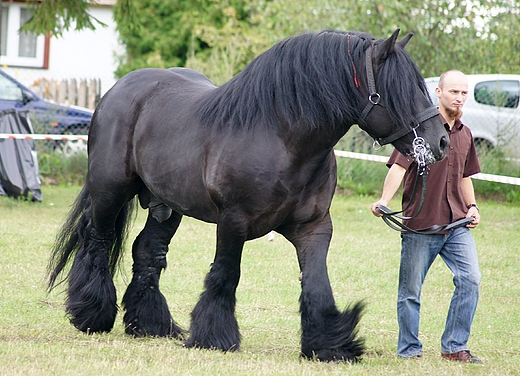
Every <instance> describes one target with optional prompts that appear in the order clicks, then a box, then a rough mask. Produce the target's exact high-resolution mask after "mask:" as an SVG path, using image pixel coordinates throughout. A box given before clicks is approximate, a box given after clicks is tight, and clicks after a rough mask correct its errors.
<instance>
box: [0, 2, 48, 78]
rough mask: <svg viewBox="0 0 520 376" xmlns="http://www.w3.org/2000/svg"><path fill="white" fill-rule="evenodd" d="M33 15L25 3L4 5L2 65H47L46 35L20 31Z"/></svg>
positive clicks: (33, 66)
mask: <svg viewBox="0 0 520 376" xmlns="http://www.w3.org/2000/svg"><path fill="white" fill-rule="evenodd" d="M31 17H32V12H31V11H30V10H29V9H27V8H26V7H24V6H23V4H17V3H10V4H6V5H3V6H2V39H1V56H0V63H1V64H2V65H4V64H5V65H11V66H20V67H32V68H43V67H45V65H46V62H45V60H44V58H45V48H46V43H45V37H44V36H42V35H36V34H35V33H30V32H26V31H23V32H20V27H21V26H22V25H23V24H25V23H26V22H27V21H29V19H30V18H31Z"/></svg>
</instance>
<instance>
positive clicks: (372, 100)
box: [358, 46, 474, 234]
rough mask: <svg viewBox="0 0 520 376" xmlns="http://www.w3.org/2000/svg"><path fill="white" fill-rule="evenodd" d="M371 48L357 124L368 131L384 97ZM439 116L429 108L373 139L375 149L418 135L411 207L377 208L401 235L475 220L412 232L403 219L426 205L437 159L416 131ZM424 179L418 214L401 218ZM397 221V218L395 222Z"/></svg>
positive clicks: (434, 227) (436, 110)
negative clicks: (365, 100) (431, 167)
mask: <svg viewBox="0 0 520 376" xmlns="http://www.w3.org/2000/svg"><path fill="white" fill-rule="evenodd" d="M372 48H373V46H370V47H369V48H368V49H367V52H366V71H367V81H368V89H369V92H370V93H369V95H368V103H367V105H366V106H365V108H364V109H363V112H361V115H360V117H359V120H358V125H359V126H360V128H361V129H363V130H365V131H366V129H365V128H367V126H368V124H367V122H366V118H367V116H368V114H369V113H370V111H371V110H372V108H374V106H377V105H380V106H382V105H381V103H380V102H381V95H380V94H379V93H378V92H377V90H376V84H375V79H374V70H373V68H372ZM438 114H439V110H438V109H437V107H435V106H431V107H428V108H427V109H425V110H424V111H421V112H420V113H418V114H417V115H415V117H414V119H413V121H412V124H414V125H415V126H411V125H408V124H407V125H405V127H404V128H402V129H400V130H398V131H397V132H395V133H393V134H392V135H390V136H388V137H379V138H374V146H379V147H381V146H383V145H386V144H389V143H391V142H394V141H395V140H398V139H400V138H401V137H404V136H406V135H407V134H408V133H410V132H413V133H414V135H415V138H414V140H413V142H412V147H413V152H412V157H413V159H414V160H415V162H417V177H416V179H415V183H414V187H413V190H412V195H411V197H410V201H409V202H408V205H407V206H406V207H405V208H404V209H403V210H401V211H392V210H390V209H389V208H387V207H386V206H383V205H380V206H378V207H377V208H376V210H377V211H378V212H379V213H381V214H382V218H383V220H384V221H385V223H386V224H387V225H388V226H389V227H390V228H392V229H394V230H396V231H400V232H411V233H415V234H437V233H439V232H441V231H447V230H450V229H453V228H457V227H461V226H466V225H468V224H469V223H471V222H473V221H474V218H473V217H469V218H463V219H460V220H458V221H456V222H453V223H449V224H447V225H442V226H441V225H433V226H430V227H427V228H423V229H419V230H414V229H411V228H410V227H408V226H405V225H404V224H402V223H401V222H399V221H398V219H400V220H409V219H412V218H415V217H417V216H418V215H419V213H420V212H421V210H422V207H423V204H424V197H425V195H426V185H427V182H428V166H429V165H430V164H432V163H434V162H435V158H434V157H433V154H432V153H431V151H430V145H428V143H427V142H426V141H425V140H424V138H422V137H419V136H418V135H417V128H419V127H420V126H421V123H423V122H424V121H426V120H428V119H431V118H432V117H434V116H436V115H438ZM420 176H422V180H423V184H422V192H421V199H420V202H419V206H418V207H417V211H416V212H415V213H414V214H412V215H411V216H409V217H406V216H403V215H401V213H403V212H404V211H406V210H407V209H408V208H409V207H410V206H411V205H412V203H413V202H414V200H415V195H416V193H417V185H418V181H419V177H420ZM396 218H397V219H396Z"/></svg>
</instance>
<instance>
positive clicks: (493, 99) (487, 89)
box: [475, 80, 520, 108]
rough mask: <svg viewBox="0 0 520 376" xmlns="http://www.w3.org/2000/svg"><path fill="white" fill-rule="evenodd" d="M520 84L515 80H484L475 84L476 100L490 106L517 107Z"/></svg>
mask: <svg viewBox="0 0 520 376" xmlns="http://www.w3.org/2000/svg"><path fill="white" fill-rule="evenodd" d="M519 97H520V84H519V82H518V81H513V80H496V81H483V82H479V83H478V84H476V85H475V100H476V101H477V102H478V103H482V104H487V105H490V106H497V107H507V108H516V107H518V101H519Z"/></svg>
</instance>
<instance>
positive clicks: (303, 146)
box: [284, 124, 352, 156]
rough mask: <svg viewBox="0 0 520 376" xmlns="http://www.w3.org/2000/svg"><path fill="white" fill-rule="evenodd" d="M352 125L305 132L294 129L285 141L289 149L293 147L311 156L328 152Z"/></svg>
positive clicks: (320, 128)
mask: <svg viewBox="0 0 520 376" xmlns="http://www.w3.org/2000/svg"><path fill="white" fill-rule="evenodd" d="M351 126H352V124H350V125H346V126H344V127H343V128H344V129H341V128H340V127H318V128H315V129H312V130H306V131H305V132H300V131H294V130H293V131H289V132H288V133H287V134H286V136H285V137H284V141H285V144H286V145H287V146H288V148H289V149H291V148H292V149H293V150H295V151H296V152H297V153H298V154H299V152H300V151H301V152H303V153H305V154H308V155H309V156H312V155H317V154H322V153H328V152H329V151H330V150H332V149H333V148H334V146H335V145H336V144H337V143H338V141H339V140H340V139H341V137H343V136H344V135H345V134H346V133H347V131H348V130H349V129H350V127H351ZM293 129H294V128H293Z"/></svg>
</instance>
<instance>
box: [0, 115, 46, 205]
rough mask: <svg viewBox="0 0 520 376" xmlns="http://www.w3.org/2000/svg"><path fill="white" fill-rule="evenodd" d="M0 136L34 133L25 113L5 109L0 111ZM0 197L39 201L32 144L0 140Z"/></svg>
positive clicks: (34, 153) (38, 183)
mask: <svg viewBox="0 0 520 376" xmlns="http://www.w3.org/2000/svg"><path fill="white" fill-rule="evenodd" d="M0 133H11V134H20V133H21V134H33V133H34V132H33V129H32V126H31V123H30V121H29V119H28V118H27V113H23V112H18V111H17V110H15V109H8V110H3V111H0ZM0 195H7V196H12V197H17V198H18V197H25V198H30V199H31V200H33V201H42V193H41V182H40V174H39V170H38V159H37V156H36V150H35V148H34V140H32V139H23V140H18V139H12V138H7V139H6V138H0Z"/></svg>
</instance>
